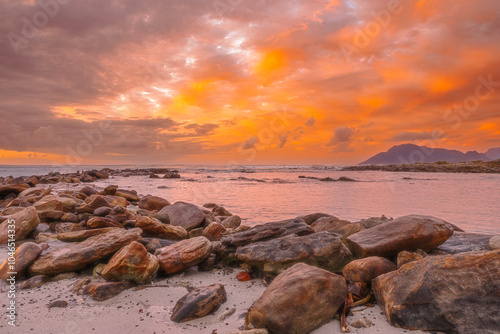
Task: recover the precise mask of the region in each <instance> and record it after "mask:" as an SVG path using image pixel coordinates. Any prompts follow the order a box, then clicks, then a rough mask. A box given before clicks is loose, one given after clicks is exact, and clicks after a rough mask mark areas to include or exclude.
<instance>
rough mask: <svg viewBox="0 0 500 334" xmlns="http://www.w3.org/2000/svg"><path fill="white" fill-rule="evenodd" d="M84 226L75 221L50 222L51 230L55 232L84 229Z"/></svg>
mask: <svg viewBox="0 0 500 334" xmlns="http://www.w3.org/2000/svg"><path fill="white" fill-rule="evenodd" d="M83 229H84V228H83V226H82V225H80V224H75V223H52V224H50V231H52V232H54V233H57V234H59V233H66V232H73V231H82V230H83Z"/></svg>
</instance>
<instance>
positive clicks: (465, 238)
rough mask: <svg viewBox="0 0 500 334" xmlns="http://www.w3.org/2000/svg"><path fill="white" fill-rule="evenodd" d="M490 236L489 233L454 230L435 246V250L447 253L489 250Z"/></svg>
mask: <svg viewBox="0 0 500 334" xmlns="http://www.w3.org/2000/svg"><path fill="white" fill-rule="evenodd" d="M491 237H492V235H491V234H481V233H467V232H457V231H455V232H453V235H452V236H451V237H450V238H449V239H448V240H446V241H445V242H444V243H443V244H441V245H440V246H439V247H438V248H437V250H440V251H443V252H446V253H449V254H458V253H466V252H475V251H485V250H490V248H489V246H488V242H489V241H490V238H491Z"/></svg>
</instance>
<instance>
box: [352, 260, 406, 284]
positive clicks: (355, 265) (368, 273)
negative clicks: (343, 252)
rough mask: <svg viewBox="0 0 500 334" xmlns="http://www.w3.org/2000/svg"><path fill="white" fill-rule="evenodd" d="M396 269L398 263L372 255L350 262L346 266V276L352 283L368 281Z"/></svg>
mask: <svg viewBox="0 0 500 334" xmlns="http://www.w3.org/2000/svg"><path fill="white" fill-rule="evenodd" d="M394 270H396V265H395V264H394V263H393V262H391V261H389V260H388V259H386V258H383V257H378V256H370V257H366V258H364V259H358V260H354V261H352V262H350V263H349V264H348V265H346V266H345V267H344V270H343V275H344V278H345V279H346V280H347V281H348V282H351V283H357V282H366V283H370V282H371V281H372V279H374V278H376V277H378V276H380V275H382V274H386V273H388V272H391V271H394Z"/></svg>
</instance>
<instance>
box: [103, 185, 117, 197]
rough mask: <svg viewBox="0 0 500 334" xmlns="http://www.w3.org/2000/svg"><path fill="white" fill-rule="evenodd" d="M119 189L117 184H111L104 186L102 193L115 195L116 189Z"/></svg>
mask: <svg viewBox="0 0 500 334" xmlns="http://www.w3.org/2000/svg"><path fill="white" fill-rule="evenodd" d="M117 189H118V186H117V185H114V184H110V185H109V186H107V187H106V188H104V190H103V191H102V194H103V195H110V196H114V195H115V194H116V190H117Z"/></svg>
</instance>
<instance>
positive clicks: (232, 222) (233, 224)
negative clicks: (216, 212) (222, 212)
mask: <svg viewBox="0 0 500 334" xmlns="http://www.w3.org/2000/svg"><path fill="white" fill-rule="evenodd" d="M221 224H222V226H224V227H225V228H237V227H239V226H240V225H241V218H240V216H230V217H227V218H226V219H224V220H223V221H222V222H221Z"/></svg>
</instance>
